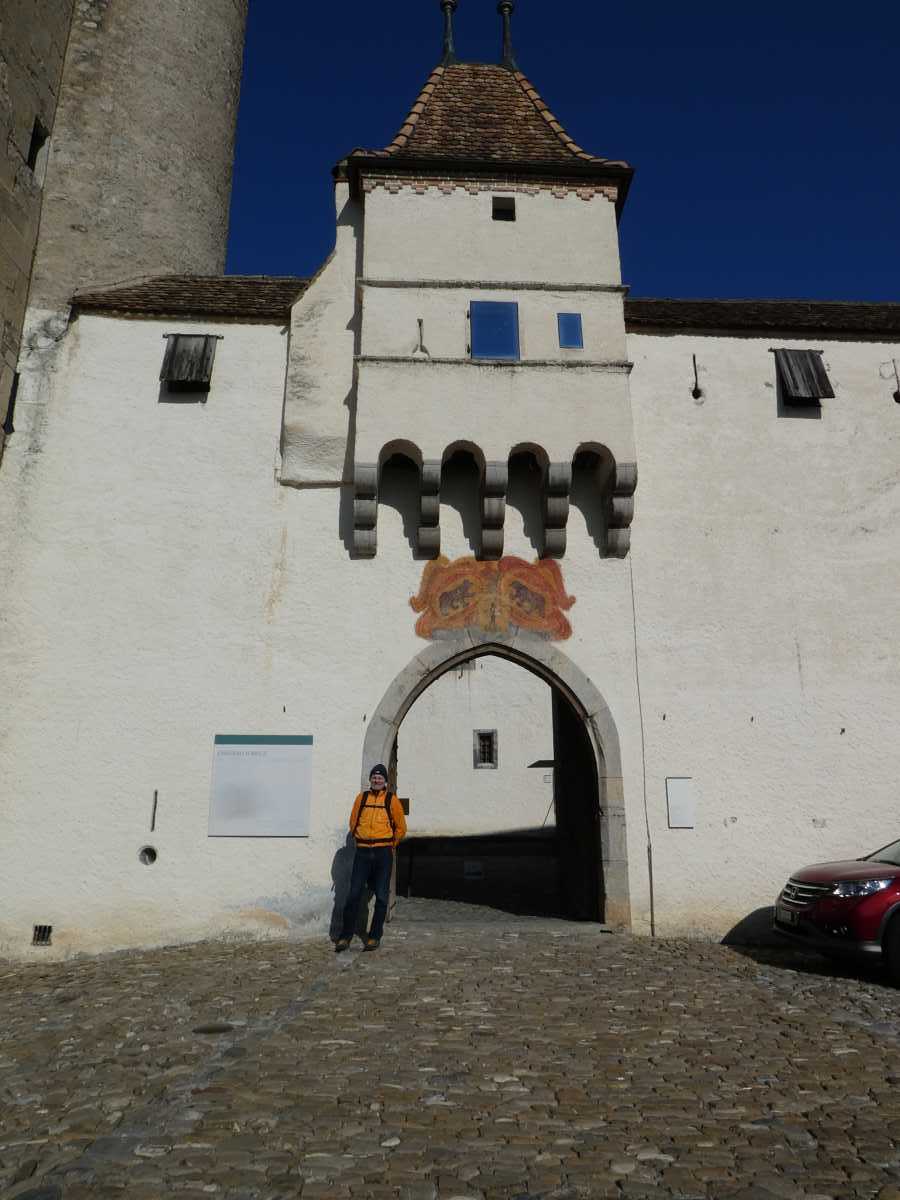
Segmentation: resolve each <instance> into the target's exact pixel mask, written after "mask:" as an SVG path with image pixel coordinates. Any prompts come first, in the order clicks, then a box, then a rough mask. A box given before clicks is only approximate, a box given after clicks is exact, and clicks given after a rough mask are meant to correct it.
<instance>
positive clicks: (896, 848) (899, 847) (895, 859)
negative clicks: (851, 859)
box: [864, 842, 900, 867]
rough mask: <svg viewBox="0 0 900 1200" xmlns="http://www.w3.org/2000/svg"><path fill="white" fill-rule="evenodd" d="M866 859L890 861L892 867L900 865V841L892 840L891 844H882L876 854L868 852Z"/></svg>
mask: <svg viewBox="0 0 900 1200" xmlns="http://www.w3.org/2000/svg"><path fill="white" fill-rule="evenodd" d="M864 861H865V862H883V863H890V864H891V866H892V867H900V842H891V844H890V845H889V846H882V848H881V849H880V850H876V851H875V853H874V854H867V855H866V857H865V860H864Z"/></svg>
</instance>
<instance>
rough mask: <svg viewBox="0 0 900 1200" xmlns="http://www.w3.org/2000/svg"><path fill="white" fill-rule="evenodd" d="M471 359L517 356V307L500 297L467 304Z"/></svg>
mask: <svg viewBox="0 0 900 1200" xmlns="http://www.w3.org/2000/svg"><path fill="white" fill-rule="evenodd" d="M469 322H470V324H471V342H472V345H471V349H472V357H473V358H503V359H509V360H511V361H517V360H518V358H519V306H518V304H514V303H510V302H506V301H499V300H473V301H472V302H471V304H470V305H469Z"/></svg>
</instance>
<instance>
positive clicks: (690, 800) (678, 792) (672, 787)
mask: <svg viewBox="0 0 900 1200" xmlns="http://www.w3.org/2000/svg"><path fill="white" fill-rule="evenodd" d="M666 800H667V802H668V806H669V828H670V829H693V828H694V822H695V819H696V812H695V805H694V781H693V779H685V778H676V777H673V776H669V778H668V779H667V780H666Z"/></svg>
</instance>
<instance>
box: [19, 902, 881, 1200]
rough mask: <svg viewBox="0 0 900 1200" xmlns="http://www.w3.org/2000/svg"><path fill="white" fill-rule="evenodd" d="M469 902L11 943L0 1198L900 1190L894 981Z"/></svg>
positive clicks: (495, 1198)
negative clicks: (54, 953) (266, 926)
mask: <svg viewBox="0 0 900 1200" xmlns="http://www.w3.org/2000/svg"><path fill="white" fill-rule="evenodd" d="M459 912H460V909H459V908H458V907H456V906H451V907H447V906H440V905H434V904H432V905H430V906H428V905H426V906H424V907H423V906H419V907H417V906H416V902H412V903H407V904H406V905H405V906H403V907H401V909H400V915H399V919H398V920H397V921H395V922H394V923H393V925H391V926H390V927H389V928H388V932H387V935H386V937H385V940H384V943H383V945H382V948H381V950H380V951H379V952H378V953H376V954H363V953H361V952H359V951H358V950H357V949H356V948H354V950H353V951H351V952H350V953H348V954H344V955H341V956H336V955H335V954H334V953H333V951H332V949H331V946H330V944H329V943H328V942H327V941H324V940H323V941H318V942H316V941H305V942H293V943H291V942H267V943H259V942H249V943H233V942H232V943H205V944H201V945H197V946H183V947H175V948H169V949H164V950H154V951H135V952H129V953H124V954H117V955H111V956H106V957H102V958H93V959H78V960H73V961H69V962H64V963H57V964H53V963H44V964H40V963H38V964H37V965H34V966H29V967H27V968H23V967H16V966H14V965H13V964H10V963H5V964H0V1196H2V1197H3V1200H13V1198H14V1197H17V1198H19V1200H22V1198H23V1197H28V1200H37V1198H38V1197H39V1198H40V1200H55V1198H59V1197H62V1198H63V1200H81V1198H87V1197H90V1198H92V1200H94V1198H97V1197H128V1200H144V1198H150V1197H153V1198H156V1197H163V1196H175V1195H184V1196H186V1197H198V1198H201V1197H206V1196H216V1197H221V1198H223V1200H225V1198H227V1200H276V1198H278V1197H283V1198H285V1200H287V1198H295V1197H300V1196H302V1198H303V1200H314V1198H316V1197H322V1198H326V1197H327V1198H328V1200H331V1198H332V1197H335V1198H339V1197H369V1198H371V1200H382V1198H384V1200H387V1198H388V1197H392V1198H396V1200H435V1198H437V1200H451V1198H454V1197H467V1198H468V1197H471V1198H473V1200H475V1198H479V1197H480V1198H484V1200H499V1198H501V1197H503V1198H507V1197H529V1198H532V1200H536V1198H538V1197H540V1198H542V1200H549V1198H551V1197H554V1198H559V1200H562V1198H566V1200H568V1198H573V1200H574V1198H575V1197H582V1196H587V1197H622V1198H631V1197H635V1198H637V1197H660V1198H663V1197H670V1196H673V1197H731V1196H734V1197H740V1198H741V1200H756V1198H758V1200H766V1198H769V1197H775V1198H784V1200H790V1198H794V1197H797V1198H799V1197H806V1198H810V1200H811V1198H812V1197H866V1198H874V1197H879V1198H880V1200H900V1148H898V1147H900V1056H898V1051H900V992H897V991H895V990H893V989H892V988H890V987H888V986H887V985H886V984H885V983H884V981H883V980H881V978H880V977H879V976H877V975H875V974H871V975H860V974H857V975H854V974H853V973H851V972H841V971H836V970H833V969H829V968H828V967H826V966H824V965H822V966H819V965H818V964H817V963H816V964H814V962H813V960H811V959H810V960H806V959H797V958H794V957H791V955H790V954H789V953H786V952H780V951H769V952H763V951H758V952H754V956H753V957H750V956H749V955H748V954H747V952H744V953H739V952H737V951H735V950H732V949H727V948H725V947H722V946H716V945H710V944H704V943H692V942H685V941H664V940H660V941H656V942H651V941H646V940H637V939H631V938H625V937H619V936H613V935H610V934H605V933H601V932H599V931H598V930H597V929H596V928H594V929H592V928H590V927H587V926H571V925H566V924H564V923H562V922H552V921H551V922H544V923H541V922H538V921H534V920H524V919H516V918H515V917H509V916H502V917H500V916H498V915H496V914H495V915H494V916H493V918H492V919H491V920H470V921H468V922H463V921H461V920H460V919H458V918H459Z"/></svg>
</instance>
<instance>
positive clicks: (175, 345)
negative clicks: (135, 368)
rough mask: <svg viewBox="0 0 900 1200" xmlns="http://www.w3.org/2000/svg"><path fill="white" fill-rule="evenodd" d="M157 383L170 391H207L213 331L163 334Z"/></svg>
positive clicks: (213, 345)
mask: <svg viewBox="0 0 900 1200" xmlns="http://www.w3.org/2000/svg"><path fill="white" fill-rule="evenodd" d="M164 336H165V339H166V353H165V357H164V358H163V365H162V370H161V371H160V373H159V378H160V382H162V383H164V384H165V385H166V389H167V390H168V391H170V392H208V391H209V386H210V381H211V379H212V369H213V362H214V360H215V357H216V342H217V341H218V340H219V338H218V336H216V335H215V334H193V333H167V334H165V335H164Z"/></svg>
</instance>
